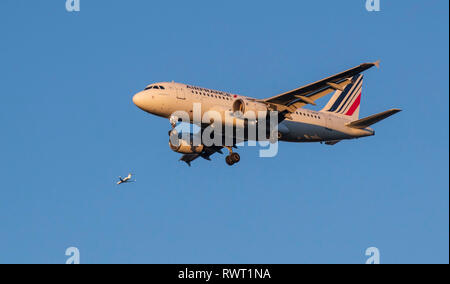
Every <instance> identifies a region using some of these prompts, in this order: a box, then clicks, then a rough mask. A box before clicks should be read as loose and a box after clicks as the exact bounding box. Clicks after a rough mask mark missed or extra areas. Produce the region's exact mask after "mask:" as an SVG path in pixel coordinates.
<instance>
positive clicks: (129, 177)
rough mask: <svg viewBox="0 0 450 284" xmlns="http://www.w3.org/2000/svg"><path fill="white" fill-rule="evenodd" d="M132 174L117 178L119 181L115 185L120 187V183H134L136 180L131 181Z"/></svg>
mask: <svg viewBox="0 0 450 284" xmlns="http://www.w3.org/2000/svg"><path fill="white" fill-rule="evenodd" d="M131 177H132V174H129V175H128V176H127V177H124V178H122V177H119V181H118V182H117V185H121V184H122V183H129V182H136V180H131Z"/></svg>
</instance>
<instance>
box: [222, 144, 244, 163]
mask: <svg viewBox="0 0 450 284" xmlns="http://www.w3.org/2000/svg"><path fill="white" fill-rule="evenodd" d="M226 148H227V149H228V151H230V155H228V156H227V157H226V158H225V162H226V163H227V165H229V166H232V165H234V164H237V163H239V161H240V160H241V156H239V154H238V153H234V152H233V148H231V147H226Z"/></svg>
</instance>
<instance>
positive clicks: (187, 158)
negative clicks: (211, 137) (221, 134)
mask: <svg viewBox="0 0 450 284" xmlns="http://www.w3.org/2000/svg"><path fill="white" fill-rule="evenodd" d="M222 149H223V147H219V146H212V147H207V148H205V150H204V151H203V153H201V154H185V155H183V157H181V159H180V161H183V162H185V163H186V164H188V165H189V166H191V163H192V162H193V161H194V160H196V159H197V158H200V157H201V158H203V159H205V160H208V161H211V158H210V157H211V156H212V155H214V154H215V153H220V154H223V153H222Z"/></svg>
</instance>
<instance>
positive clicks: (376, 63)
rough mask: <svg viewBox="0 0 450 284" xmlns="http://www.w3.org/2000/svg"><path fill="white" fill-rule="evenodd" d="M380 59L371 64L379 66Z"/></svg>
mask: <svg viewBox="0 0 450 284" xmlns="http://www.w3.org/2000/svg"><path fill="white" fill-rule="evenodd" d="M380 62H381V61H380V60H377V61H375V62H374V63H373V65H375V66H376V67H377V68H380Z"/></svg>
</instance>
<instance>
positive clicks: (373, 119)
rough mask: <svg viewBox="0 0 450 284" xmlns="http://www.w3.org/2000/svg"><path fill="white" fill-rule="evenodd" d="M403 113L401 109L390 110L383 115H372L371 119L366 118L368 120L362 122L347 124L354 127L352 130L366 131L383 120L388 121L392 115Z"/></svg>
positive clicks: (364, 119) (361, 120)
mask: <svg viewBox="0 0 450 284" xmlns="http://www.w3.org/2000/svg"><path fill="white" fill-rule="evenodd" d="M401 111H402V110H400V109H391V110H388V111H385V112H382V113H378V114H374V115H371V116H369V117H366V118H363V119H360V120H356V121H353V122H350V123H349V124H347V126H348V127H352V128H357V129H364V128H366V127H369V126H371V125H372V124H375V123H377V122H380V121H382V120H383V119H386V118H388V117H390V116H391V115H394V114H396V113H398V112H401Z"/></svg>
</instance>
